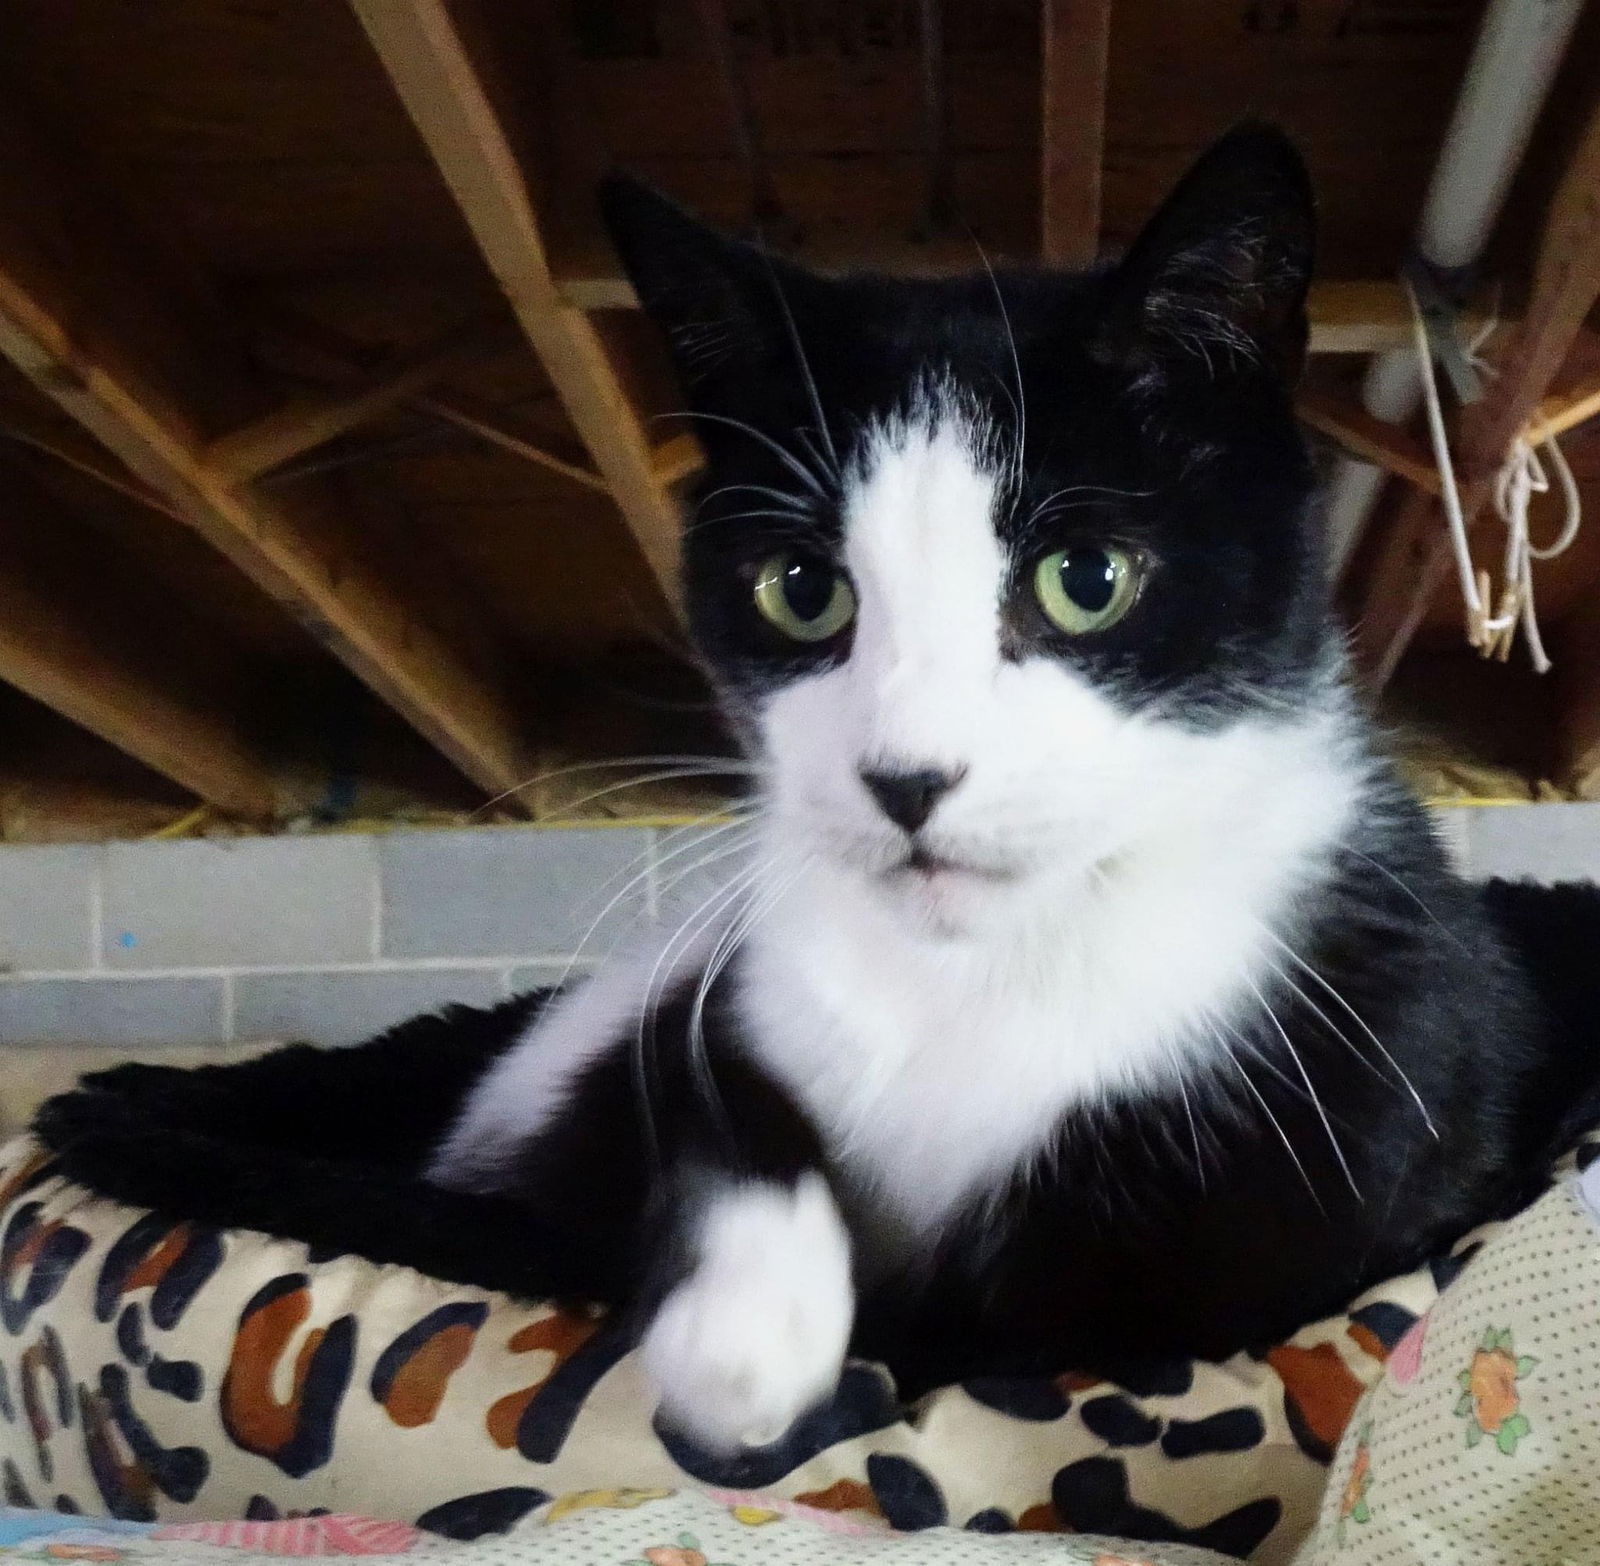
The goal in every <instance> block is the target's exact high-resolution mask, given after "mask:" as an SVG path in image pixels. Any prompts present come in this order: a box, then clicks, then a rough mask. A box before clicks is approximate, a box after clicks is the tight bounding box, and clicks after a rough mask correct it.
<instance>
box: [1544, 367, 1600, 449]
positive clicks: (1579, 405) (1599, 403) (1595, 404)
mask: <svg viewBox="0 0 1600 1566" xmlns="http://www.w3.org/2000/svg"><path fill="white" fill-rule="evenodd" d="M1597 417H1600V375H1586V376H1585V377H1584V378H1583V379H1582V380H1581V381H1578V382H1576V383H1575V384H1574V385H1572V386H1569V387H1568V388H1567V389H1566V390H1565V391H1563V392H1560V393H1558V394H1557V395H1555V396H1552V397H1546V398H1545V399H1544V401H1543V402H1541V403H1540V404H1539V409H1538V411H1537V412H1536V413H1535V414H1534V416H1533V418H1532V419H1531V420H1530V421H1529V430H1528V433H1529V435H1530V436H1531V437H1532V438H1533V439H1535V440H1550V439H1553V438H1554V437H1555V436H1557V435H1564V434H1565V433H1566V432H1567V431H1568V430H1570V429H1576V428H1577V427H1578V425H1580V424H1587V423H1588V422H1589V420H1590V419H1593V418H1597Z"/></svg>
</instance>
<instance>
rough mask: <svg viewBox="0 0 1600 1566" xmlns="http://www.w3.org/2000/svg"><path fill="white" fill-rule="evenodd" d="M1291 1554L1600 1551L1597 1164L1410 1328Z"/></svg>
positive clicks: (1469, 1558) (1375, 1564)
mask: <svg viewBox="0 0 1600 1566" xmlns="http://www.w3.org/2000/svg"><path fill="white" fill-rule="evenodd" d="M1298 1561H1299V1566H1345V1563H1348V1566H1424V1563H1432V1562H1441V1561H1442V1562H1456V1561H1461V1562H1471V1563H1472V1566H1578V1563H1589V1562H1600V1162H1592V1163H1590V1164H1589V1166H1588V1168H1587V1169H1586V1170H1585V1171H1584V1172H1583V1173H1582V1174H1581V1175H1577V1176H1573V1177H1569V1178H1567V1179H1565V1180H1563V1181H1561V1182H1560V1184H1558V1186H1557V1187H1556V1188H1555V1189H1554V1190H1552V1191H1549V1192H1547V1193H1546V1194H1545V1195H1544V1196H1543V1197H1541V1198H1540V1200H1539V1201H1538V1202H1537V1203H1536V1204H1535V1205H1534V1206H1533V1207H1531V1208H1529V1209H1528V1211H1527V1212H1525V1213H1522V1214H1521V1215H1519V1216H1518V1217H1517V1218H1515V1219H1513V1220H1512V1221H1511V1222H1510V1223H1509V1224H1507V1225H1505V1226H1504V1228H1503V1229H1501V1230H1500V1231H1499V1232H1498V1233H1496V1234H1494V1235H1493V1236H1492V1237H1490V1238H1488V1239H1487V1240H1486V1242H1485V1243H1484V1245H1483V1249H1482V1252H1481V1253H1480V1254H1479V1255H1478V1256H1477V1257H1476V1258H1475V1259H1474V1260H1473V1263H1472V1265H1471V1266H1470V1267H1469V1268H1467V1270H1466V1271H1465V1272H1464V1273H1463V1275H1462V1277H1461V1279H1460V1281H1459V1282H1457V1283H1456V1284H1455V1285H1454V1286H1453V1287H1451V1288H1450V1289H1448V1290H1447V1291H1446V1292H1445V1293H1444V1294H1443V1295H1442V1296H1441V1297H1440V1299H1439V1301H1438V1303H1437V1304H1436V1305H1435V1306H1434V1307H1433V1308H1432V1309H1431V1310H1430V1311H1428V1312H1427V1314H1426V1315H1424V1316H1423V1317H1421V1318H1420V1319H1419V1320H1418V1321H1417V1322H1416V1324H1415V1325H1414V1326H1413V1327H1411V1329H1410V1330H1409V1331H1408V1332H1407V1333H1406V1335H1405V1337H1404V1338H1403V1339H1402V1340H1401V1342H1400V1343H1399V1345H1398V1346H1397V1347H1396V1349H1395V1351H1394V1352H1393V1353H1392V1354H1391V1355H1390V1356H1389V1362H1388V1368H1387V1370H1386V1372H1385V1374H1384V1375H1383V1376H1382V1377H1380V1378H1379V1380H1378V1382H1377V1383H1376V1384H1375V1385H1374V1387H1373V1389H1372V1390H1371V1391H1370V1392H1369V1393H1368V1394H1367V1396H1366V1397H1365V1398H1364V1399H1363V1401H1362V1403H1361V1405H1360V1407H1359V1408H1358V1409H1357V1411H1356V1415H1355V1418H1354V1419H1353V1420H1352V1421H1351V1425H1350V1428H1349V1431H1348V1432H1347V1434H1346V1435H1345V1438H1344V1441H1343V1443H1342V1445H1341V1447H1340V1450H1339V1454H1338V1458H1337V1460H1336V1462H1335V1464H1334V1467H1333V1473H1332V1483H1331V1484H1330V1486H1329V1488H1328V1492H1327V1496H1326V1499H1325V1500H1324V1502H1323V1507H1322V1513H1321V1516H1320V1518H1319V1519H1318V1523H1317V1527H1316V1529H1315V1531H1314V1533H1313V1535H1312V1537H1311V1539H1310V1540H1309V1541H1308V1542H1307V1544H1306V1546H1305V1549H1304V1550H1303V1552H1302V1553H1301V1555H1300V1556H1299V1557H1298Z"/></svg>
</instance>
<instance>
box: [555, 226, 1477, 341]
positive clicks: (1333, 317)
mask: <svg viewBox="0 0 1600 1566" xmlns="http://www.w3.org/2000/svg"><path fill="white" fill-rule="evenodd" d="M972 257H973V251H972V242H971V240H969V239H966V238H962V239H961V240H960V241H959V242H952V243H950V244H947V245H941V244H932V245H920V246H918V247H916V253H915V255H909V256H907V257H906V263H907V266H908V267H909V268H910V269H911V270H913V271H918V272H925V273H928V274H929V275H933V276H938V275H942V274H947V273H952V272H966V271H970V270H971V269H972ZM563 260H564V267H563V270H562V271H561V272H560V273H559V274H558V277H557V287H558V289H559V291H560V293H561V297H562V298H563V299H565V300H566V301H567V302H568V303H569V304H573V305H577V306H578V307H579V308H581V309H585V310H636V309H637V308H638V306H639V300H638V298H637V296H636V295H635V294H634V291H633V288H632V285H631V284H630V283H629V282H628V280H627V278H625V277H624V276H623V275H622V271H621V269H620V267H619V266H618V265H617V263H616V261H615V259H613V258H611V257H608V256H603V255H601V254H600V253H599V252H598V247H596V248H594V249H590V248H588V247H573V248H572V249H570V250H568V251H566V252H563ZM818 264H819V265H821V266H823V267H824V268H825V269H829V268H832V267H834V266H837V267H838V268H840V269H848V268H850V267H871V266H873V265H879V266H882V265H883V264H884V263H883V261H882V258H881V257H879V258H877V259H876V260H875V259H874V257H872V256H870V255H866V254H861V255H856V254H854V253H851V254H848V255H839V256H825V257H821V258H819V259H818ZM1307 308H1308V311H1309V313H1310V317H1311V342H1310V350H1311V352H1312V353H1314V354H1323V353H1353V354H1367V353H1384V352H1386V351H1387V350H1388V349H1390V348H1403V347H1405V346H1406V344H1408V343H1409V342H1410V341H1411V317H1410V315H1409V314H1408V313H1407V307H1406V300H1405V294H1404V293H1403V291H1402V290H1401V288H1400V285H1399V284H1398V283H1386V282H1383V281H1381V280H1367V279H1361V280H1350V279H1341V278H1332V279H1327V280H1324V281H1322V282H1318V283H1314V284H1312V287H1311V295H1310V298H1309V300H1308V301H1307ZM1462 319H1463V323H1464V326H1465V329H1466V330H1468V331H1473V330H1475V329H1476V328H1478V327H1479V326H1481V325H1483V323H1484V320H1485V316H1484V315H1483V313H1482V312H1481V311H1476V310H1471V309H1469V310H1467V311H1466V312H1465V313H1464V315H1463V318H1462Z"/></svg>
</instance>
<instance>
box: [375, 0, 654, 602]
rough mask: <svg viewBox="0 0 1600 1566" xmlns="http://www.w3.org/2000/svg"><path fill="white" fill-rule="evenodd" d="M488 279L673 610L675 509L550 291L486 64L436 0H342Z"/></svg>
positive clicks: (591, 331) (613, 374) (601, 352)
mask: <svg viewBox="0 0 1600 1566" xmlns="http://www.w3.org/2000/svg"><path fill="white" fill-rule="evenodd" d="M351 5H352V7H353V9H354V11H355V13H356V15H357V17H358V18H359V19H360V21H361V24H362V26H363V27H365V28H366V31H367V36H368V37H369V38H370V39H371V41H372V44H373V47H374V48H375V49H376V50H377V52H378V57H379V59H380V60H381V61H382V62H383V66H384V69H385V70H386V71H387V72H388V73H389V77H390V80H391V81H392V82H393V83H394V85H395V89H396V91H397V92H398V93H399V94H400V98H401V101H402V102H403V103H404V104H405V106H406V109H407V112H408V113H409V114H410V115H411V118H412V121H413V123H414V124H415V125H416V127H417V130H418V131H419V132H420V134H421V136H422V138H423V140H424V141H425V142H426V143H427V146H428V150H429V152H430V153H431V154H432V156H433V159H434V162H435V163H436V164H437V165H438V168H439V171H440V173H441V174H442V175H443V176H444V179H445V183H446V184H447V185H448V186H449V187H450V190H451V192H452V193H453V194H454V196H455V198H456V201H457V202H458V203H459V205H460V207H461V211H462V214H463V216H464V217H465V218H466V220H467V224H468V226H469V227H470V228H471V230H472V233H473V237H474V238H475V239H476V240H477V243H478V248H479V249H480V250H481V251H482V252H483V256H484V259H485V260H486V261H487V262H488V263H489V266H490V269H491V270H492V271H493V272H494V275H495V276H496V277H497V278H498V279H499V281H500V285H501V287H502V288H503V289H504V290H505V293H506V296H507V298H508V299H509V300H510V301H511V307H512V309H513V310H514V311H515V313H516V316H517V319H518V321H519V322H520V323H521V325H522V329H523V331H524V332H525V333H526V335H527V338H528V341H529V343H530V344H532V346H533V349H534V352H535V353H537V354H538V355H539V358H540V360H541V361H542V362H543V364H544V366H545V370H546V372H547V373H548V374H549V376H550V380H551V383H552V384H553V385H554V387H555V389H556V394H557V396H558V397H560V399H561V402H562V406H563V407H564V408H565V409H566V412H567V417H568V418H569V419H570V420H571V421H572V426H573V428H574V429H575V430H576V431H577V433H578V436H579V438H580V439H581V440H582V441H583V443H584V445H585V446H586V447H587V448H588V451H589V454H590V456H591V457H592V458H593V459H594V463H595V466H596V468H597V469H598V470H599V471H600V473H601V475H602V477H604V479H605V481H606V484H607V486H608V487H609V488H610V491H611V494H612V497H613V498H614V499H615V501H616V503H617V505H618V507H619V508H620V509H621V511H622V515H623V518H624V519H625V521H626V522H627V524H628V527H629V529H630V530H631V531H632V533H633V536H634V539H635V540H636V542H637V543H638V546H639V548H640V550H641V551H642V553H643V554H644V557H645V560H646V561H647V562H648V564H649V566H650V569H651V571H652V573H653V574H654V576H655V578H656V580H657V581H658V582H659V583H660V584H661V588H662V591H663V592H664V593H665V594H666V596H667V599H668V602H669V603H672V604H673V605H674V606H676V605H677V604H678V591H677V582H678V531H679V516H678V510H677V506H676V504H675V502H674V500H673V498H672V496H671V494H670V493H669V492H668V490H667V489H666V487H665V486H664V485H663V484H662V483H661V482H660V481H659V480H658V478H657V477H656V473H655V468H654V464H653V458H652V452H651V442H650V440H649V438H648V437H647V435H646V432H645V427H644V424H643V422H642V420H641V419H640V417H639V414H638V412H637V410H636V409H635V408H634V407H633V405H632V403H631V401H630V399H629V398H628V396H627V393H626V390H625V388H624V386H623V382H622V379H621V377H620V376H619V374H618V370H617V367H616V366H615V365H613V363H612V361H611V358H610V356H609V354H608V352H607V348H606V344H605V342H604V341H603V339H602V338H601V336H600V333H599V332H598V331H597V329H596V325H595V323H594V322H593V321H591V320H590V319H589V317H588V315H587V313H586V312H585V311H584V310H583V309H581V308H578V307H577V306H575V305H573V304H572V303H570V302H569V301H568V300H567V299H565V298H564V297H563V296H562V294H561V292H560V290H559V289H558V288H557V287H556V283H555V279H554V277H553V276H552V274H551V271H550V266H549V261H548V257H547V252H546V247H545V240H544V235H543V233H542V231H541V228H540V223H539V214H538V212H537V210H536V208H535V205H534V197H533V192H532V189H531V187H530V182H529V175H528V173H527V171H526V170H525V169H524V167H523V165H522V162H521V161H520V159H519V157H518V154H517V151H516V150H515V147H516V142H515V138H514V135H513V132H512V130H511V129H510V122H509V119H508V116H507V115H506V114H505V113H504V112H503V110H502V108H501V106H500V105H499V104H498V103H497V102H496V101H494V99H493V98H492V97H491V94H490V90H489V88H488V86H487V85H486V82H487V80H488V79H490V78H491V77H492V67H491V65H490V62H489V61H487V60H486V59H485V58H484V54H483V51H482V50H481V49H480V48H479V47H477V46H476V44H475V42H472V41H469V40H468V39H467V38H466V37H465V35H464V34H463V33H462V31H461V30H460V29H459V27H458V25H457V21H456V18H455V15H454V13H453V12H452V10H451V9H450V8H449V7H448V6H447V5H446V4H445V3H444V0H351Z"/></svg>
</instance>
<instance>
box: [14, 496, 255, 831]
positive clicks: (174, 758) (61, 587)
mask: <svg viewBox="0 0 1600 1566" xmlns="http://www.w3.org/2000/svg"><path fill="white" fill-rule="evenodd" d="M0 492H3V495H4V500H3V501H0V508H3V509H0V680H4V681H5V682H6V683H7V684H10V685H14V686H16V688H17V689H18V690H21V691H24V692H26V693H27V694H28V695H29V696H31V697H33V698H34V700H35V701H39V702H43V703H44V704H45V705H46V706H48V707H52V708H54V710H55V711H57V712H59V713H61V714H62V715H63V716H65V717H67V718H70V719H71V720H72V721H73V722H74V723H77V724H78V725H80V726H81V727H83V728H85V729H88V730H89V731H90V732H91V733H93V734H97V735H99V737H100V738H101V739H103V740H106V741H108V742H109V743H110V744H112V745H114V746H116V747H117V749H119V750H121V751H123V752H125V753H126V754H127V755H130V756H133V757H134V758H135V759H136V760H138V761H141V762H143V763H144V764H145V765H146V766H147V767H150V768H151V769H153V770H154V771H156V772H159V773H161V774H162V775H163V776H165V777H168V778H171V779H172V780H173V781H174V782H175V783H178V784H180V785H182V786H183V787H184V788H186V789H189V790H191V791H193V792H194V793H195V794H197V795H199V796H200V798H201V799H203V800H205V801H207V802H208V803H209V804H212V805H215V806H216V807H217V808H218V809H219V810H222V811H225V812H226V813H228V814H229V815H234V816H242V817H245V818H246V819H249V820H256V821H265V820H269V819H270V818H271V817H272V816H273V815H274V814H275V813H276V811H277V808H278V805H279V799H278V792H279V791H278V788H277V786H276V783H275V780H274V777H273V774H272V770H271V767H270V765H269V762H268V760H267V758H266V757H265V756H264V755H263V754H262V752H261V751H260V749H259V748H258V746H257V745H256V744H255V742H254V741H253V740H252V739H251V738H249V737H248V736H247V735H246V734H245V733H244V732H243V731H242V729H241V728H240V726H239V723H238V720H237V711H238V704H237V703H236V702H235V701H233V700H230V699H229V697H230V695H237V694H238V686H239V684H240V683H241V682H240V681H239V679H238V678H237V676H235V677H233V678H231V679H230V677H229V670H228V667H227V666H228V663H229V660H228V657H227V655H226V654H225V653H224V654H220V655H219V654H218V653H217V652H216V651H215V650H213V652H212V653H211V654H210V655H209V656H208V657H207V658H206V659H205V660H204V661H203V662H202V663H198V664H197V663H196V661H195V660H194V659H193V656H192V649H190V648H188V644H189V643H190V642H192V640H196V639H198V638H199V635H200V632H199V630H198V628H196V627H192V626H188V625H187V623H186V621H185V618H184V615H183V612H182V609H181V607H180V608H178V609H176V610H172V609H168V610H166V611H165V612H164V613H163V614H162V615H161V616H159V617H156V616H154V615H152V614H150V613H147V612H145V609H146V607H147V606H140V605H138V604H136V603H135V602H133V601H131V600H130V599H128V598H127V597H126V596H125V595H124V594H123V593H122V592H120V591H111V592H108V591H107V590H106V584H104V583H103V582H97V581H96V580H95V572H94V570H93V569H92V567H93V562H92V561H86V560H85V559H84V558H82V556H81V554H75V553H74V552H73V551H72V550H71V549H69V548H68V547H67V545H66V544H65V542H64V540H63V534H64V533H65V532H68V531H70V530H69V529H67V528H66V527H64V526H63V519H62V518H61V517H60V516H59V515H57V514H56V507H55V503H54V502H53V501H51V500H50V499H49V498H48V497H47V496H46V495H44V493H43V492H42V491H41V490H40V489H39V487H38V485H37V484H35V483H34V482H32V481H31V480H30V479H29V478H28V476H27V475H26V474H25V473H24V472H23V471H22V470H21V469H20V467H18V466H17V465H16V464H10V465H8V466H7V468H6V470H5V473H4V480H3V484H0Z"/></svg>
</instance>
